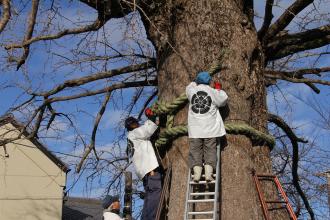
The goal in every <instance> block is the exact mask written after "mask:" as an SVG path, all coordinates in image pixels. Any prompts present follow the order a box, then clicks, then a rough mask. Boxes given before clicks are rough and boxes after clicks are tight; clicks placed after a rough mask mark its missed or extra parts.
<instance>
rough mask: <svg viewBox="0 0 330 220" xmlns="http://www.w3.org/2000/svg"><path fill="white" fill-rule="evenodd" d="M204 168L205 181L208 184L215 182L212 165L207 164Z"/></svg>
mask: <svg viewBox="0 0 330 220" xmlns="http://www.w3.org/2000/svg"><path fill="white" fill-rule="evenodd" d="M204 168H205V180H206V181H207V182H211V181H213V180H214V179H213V177H212V175H213V167H212V166H211V165H208V164H206V165H205V166H204Z"/></svg>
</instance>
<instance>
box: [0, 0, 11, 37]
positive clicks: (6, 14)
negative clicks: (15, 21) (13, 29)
mask: <svg viewBox="0 0 330 220" xmlns="http://www.w3.org/2000/svg"><path fill="white" fill-rule="evenodd" d="M0 2H1V4H2V8H3V10H2V11H3V12H2V18H1V20H0V34H1V32H2V31H3V30H4V29H5V27H6V25H7V23H8V21H9V19H10V16H11V13H10V0H1V1H0ZM1 4H0V5H1Z"/></svg>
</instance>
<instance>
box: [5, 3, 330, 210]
mask: <svg viewBox="0 0 330 220" xmlns="http://www.w3.org/2000/svg"><path fill="white" fill-rule="evenodd" d="M255 2H257V3H256V10H257V14H258V16H261V17H262V16H263V9H264V3H263V2H264V1H255ZM275 2H277V1H275ZM291 2H293V1H281V3H280V4H279V6H277V7H275V8H274V15H275V18H274V19H276V18H277V17H278V16H279V15H280V13H282V12H283V8H285V7H286V6H287V5H289V4H291ZM57 4H58V3H57ZM49 5H50V1H46V3H42V7H43V9H47V7H49ZM329 5H330V3H329V2H328V3H327V4H326V5H325V6H323V7H319V8H318V11H319V12H322V11H327V10H328V9H329V8H330V7H329ZM316 7H318V4H317V3H316ZM72 9H74V10H72ZM28 10H29V8H25V9H24V10H23V13H22V16H20V17H19V18H18V19H17V21H16V23H17V24H18V25H16V26H14V24H13V23H10V24H9V27H10V28H11V30H7V31H6V32H4V33H3V34H2V35H1V36H0V42H2V43H4V44H7V43H9V42H11V41H14V42H16V41H17V42H19V41H20V40H21V39H22V36H23V31H21V30H24V28H25V27H24V25H23V22H22V21H24V19H25V16H26V12H27V11H28ZM309 10H311V7H309V8H307V9H306V10H305V11H304V12H303V13H301V15H299V16H298V20H299V19H302V18H303V17H304V16H303V15H304V14H305V13H307V12H308V11H309ZM77 13H78V16H77ZM61 14H62V15H63V17H56V21H58V22H59V24H60V26H63V27H69V28H70V27H74V26H77V25H83V24H85V23H86V22H89V23H90V22H92V21H93V19H95V17H96V13H95V11H94V10H92V9H90V8H88V7H86V6H85V5H84V4H81V3H77V2H71V1H70V3H65V4H62V9H61ZM45 20H47V17H46V16H42V17H41V18H40V22H44V21H45ZM255 21H256V25H257V27H260V24H261V22H262V20H261V19H259V18H256V19H255ZM327 22H329V20H328V21H327ZM127 23H129V25H127ZM317 25H320V24H319V23H317V22H311V23H310V25H309V26H307V27H309V28H311V27H315V26H317ZM42 29H43V26H41V25H38V26H37V31H36V33H35V34H34V35H38V34H41V33H42ZM56 29H57V27H54V29H52V31H53V32H56ZM290 29H292V30H299V26H298V25H297V24H296V23H295V22H293V23H292V24H291V25H290ZM103 34H105V35H106V36H105V37H104V36H102V35H103ZM85 37H86V35H84V34H82V35H79V37H76V36H75V37H72V36H67V37H63V38H62V39H59V40H55V41H54V42H52V43H49V44H45V43H44V42H38V43H35V44H33V45H32V46H31V54H30V56H29V58H28V60H27V64H28V65H26V66H25V67H24V68H21V69H20V70H19V71H18V72H16V71H15V67H14V66H12V67H10V68H7V67H5V66H0V71H1V72H2V75H1V79H0V96H1V97H2V98H1V102H0V115H2V114H4V113H5V112H6V111H7V110H8V109H9V108H10V107H12V106H13V105H15V104H17V103H19V102H20V101H22V100H25V99H26V97H27V96H26V94H24V93H23V90H22V89H20V88H19V87H20V86H22V85H25V86H26V85H30V86H31V88H33V89H37V88H38V89H39V88H42V89H44V90H46V89H49V88H51V87H53V86H54V84H58V83H61V82H63V81H64V80H65V79H71V78H74V77H77V76H82V75H88V74H91V73H96V72H98V71H101V70H104V69H105V66H104V65H101V64H102V62H99V63H94V65H91V64H89V63H85V64H82V65H79V66H77V67H76V68H72V66H70V65H65V63H64V62H66V61H67V60H66V59H63V56H67V57H68V58H70V59H74V58H75V57H76V56H82V55H81V53H79V54H75V51H84V52H86V53H89V54H103V55H104V54H106V55H114V54H116V52H115V51H114V50H110V49H109V48H108V47H106V46H104V45H103V44H100V43H99V44H96V45H93V44H88V43H86V41H82V39H83V38H85ZM87 38H89V39H98V38H104V39H106V40H107V44H108V45H111V46H112V47H114V48H115V49H116V50H119V51H121V52H123V53H130V52H135V53H140V52H141V51H140V50H139V46H138V44H137V43H136V42H139V43H140V44H141V45H142V47H143V49H144V51H145V52H146V53H147V55H149V56H153V53H154V51H153V48H152V46H151V44H150V42H148V41H147V39H146V35H145V32H144V30H143V28H142V27H141V22H139V20H138V16H136V15H134V14H133V15H128V16H126V17H125V18H124V19H113V20H111V21H109V22H108V23H107V24H106V25H105V26H104V28H102V30H101V31H99V32H97V33H92V34H89V35H88V36H87ZM327 50H328V48H327V47H323V48H319V49H317V50H314V51H315V52H318V51H327ZM49 51H51V53H49ZM20 52H21V51H20ZM59 55H60V56H62V57H60V56H59ZM7 57H8V54H7V52H6V51H4V50H0V63H1V65H2V64H4V63H6V61H5V59H6V58H7ZM314 58H315V57H314ZM129 62H130V60H119V59H118V60H115V61H114V62H113V63H109V64H108V65H107V66H106V68H107V69H112V68H117V67H120V66H124V65H126V64H127V63H129ZM313 62H314V60H313V57H309V58H306V59H301V60H300V62H298V63H292V64H291V67H294V68H300V67H309V66H310V65H311V64H312V63H313ZM329 64H330V62H329V56H328V57H327V56H324V57H322V58H321V59H319V60H318V66H319V67H322V66H329ZM26 75H29V76H30V79H28V78H27V77H26ZM326 76H327V78H326V79H328V80H330V79H329V74H326ZM29 80H31V82H30V83H28V81H29ZM117 80H120V78H118V79H117ZM6 85H15V86H13V87H9V88H5V86H6ZM103 85H104V83H103ZM96 86H100V84H99V83H90V84H89V85H87V86H85V88H95V87H96ZM318 88H320V89H321V94H319V95H315V94H314V93H313V92H312V91H311V89H310V88H309V87H307V86H306V85H304V84H289V83H286V82H280V83H279V85H278V87H271V88H269V89H268V90H269V93H268V99H267V102H268V107H269V110H270V111H271V112H273V113H276V114H279V115H281V116H283V117H284V118H285V119H286V120H287V121H288V123H289V124H290V125H291V126H292V127H294V128H297V130H296V132H297V134H299V135H303V136H306V137H309V138H311V139H314V138H315V137H317V140H316V144H317V145H319V146H320V148H322V149H328V146H327V145H328V143H329V141H330V140H329V130H325V129H322V128H320V127H319V126H318V124H317V123H318V122H319V120H320V117H319V115H318V114H317V113H316V112H315V111H314V110H313V109H312V108H311V107H310V106H309V104H306V103H311V102H315V100H316V101H318V102H321V103H322V104H323V105H324V109H326V110H328V111H329V109H330V102H329V94H330V89H329V88H328V87H326V86H318ZM148 91H150V88H148V89H146V92H145V93H147V92H148ZM133 92H134V91H133V90H125V91H123V92H122V93H120V92H116V93H115V94H113V97H112V100H115V102H111V103H110V104H109V105H108V108H107V111H106V113H105V114H104V118H103V120H102V122H101V124H100V131H99V132H98V134H97V149H98V150H99V151H101V150H102V151H103V154H102V156H104V157H109V155H111V154H112V156H124V155H125V151H124V149H125V148H126V143H125V142H124V141H119V140H118V136H120V135H122V134H123V132H124V129H123V126H121V125H122V124H121V123H122V119H123V117H125V116H126V112H125V111H124V110H123V109H124V108H125V106H126V105H128V104H129V100H128V99H127V98H126V97H131V96H132V95H133ZM62 94H68V92H65V91H64V92H62ZM17 97H19V98H18V100H17ZM102 100H103V95H100V96H97V99H94V98H83V99H81V100H75V101H71V102H69V103H59V104H56V105H55V106H54V107H55V108H56V109H57V110H61V111H63V112H66V113H69V114H70V113H72V114H75V116H76V117H75V118H74V121H75V123H77V125H78V126H77V129H78V130H79V132H80V133H82V134H83V137H88V135H90V133H91V129H92V127H91V125H92V123H93V116H95V115H96V114H97V112H98V106H99V104H100V102H102ZM276 100H277V101H278V102H277V101H276ZM305 102H306V103H305ZM140 106H141V103H138V105H137V106H136V107H135V108H134V109H133V114H137V113H138V112H137V111H138V110H139V107H140ZM77 109H79V112H77ZM16 115H17V116H18V117H20V114H16ZM67 123H68V121H67V120H66V119H65V118H64V117H61V118H59V119H58V120H57V121H56V127H57V128H58V129H60V130H61V132H59V135H60V139H53V138H47V139H43V140H42V141H43V142H44V143H45V144H46V146H48V148H49V149H50V150H52V151H54V152H61V153H67V154H74V155H81V152H82V144H81V143H80V141H79V140H78V141H77V148H76V149H73V148H72V146H73V143H74V142H75V141H76V140H74V139H73V133H74V131H73V129H70V128H69V127H68V125H67ZM41 134H42V135H45V136H48V137H51V136H54V135H55V134H56V135H57V133H56V132H54V131H51V130H50V131H48V132H42V133H41ZM86 140H87V141H89V139H88V138H87V139H86ZM302 148H303V146H302ZM318 153H319V152H318V151H317V150H315V152H314V151H313V152H310V154H309V155H308V158H312V159H313V160H318V159H319V158H314V156H317V155H318ZM56 155H57V156H58V157H60V158H62V159H63V160H64V161H65V162H67V163H68V164H69V165H70V164H73V163H75V162H76V161H77V158H75V157H67V156H65V155H63V154H58V153H57V154H56ZM323 162H324V164H325V166H324V167H315V169H314V170H315V172H322V171H325V170H329V169H330V166H329V164H327V163H326V161H324V158H323ZM304 163H305V164H306V166H313V161H312V162H310V161H304ZM100 166H102V164H100ZM116 166H117V167H116V169H118V166H119V167H120V166H124V163H116ZM71 168H72V171H71V172H70V173H69V176H68V183H67V185H68V188H70V187H71V186H72V185H73V184H74V187H73V188H72V189H71V190H70V192H69V193H70V195H73V196H84V197H85V196H86V197H99V196H101V195H102V194H103V193H104V191H105V188H103V187H102V186H104V185H105V183H106V181H108V180H109V178H112V177H113V176H111V174H110V173H111V169H114V168H113V167H109V171H108V172H106V173H104V174H100V178H96V180H95V181H94V182H92V183H88V184H89V185H86V181H85V180H86V177H87V176H88V175H89V174H91V172H92V171H91V170H88V171H87V172H86V173H84V174H83V175H82V176H81V177H80V179H79V180H78V181H77V183H76V184H75V180H76V179H77V178H78V176H77V174H75V173H74V167H73V166H71ZM130 170H132V168H130ZM301 172H302V173H303V172H304V171H303V170H302V171H301ZM109 174H110V176H109ZM102 175H104V176H102ZM317 181H322V180H317ZM140 184H141V183H140ZM86 186H88V187H87V188H88V189H89V191H86ZM139 204H140V203H139ZM315 204H316V203H315ZM321 211H324V210H321Z"/></svg>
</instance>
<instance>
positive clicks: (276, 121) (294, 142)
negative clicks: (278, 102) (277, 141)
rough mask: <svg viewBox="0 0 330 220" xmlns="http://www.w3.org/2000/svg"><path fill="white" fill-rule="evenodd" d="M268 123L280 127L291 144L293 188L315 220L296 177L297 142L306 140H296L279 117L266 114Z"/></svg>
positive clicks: (288, 127)
mask: <svg viewBox="0 0 330 220" xmlns="http://www.w3.org/2000/svg"><path fill="white" fill-rule="evenodd" d="M268 121H270V122H272V123H274V124H276V125H277V126H278V127H280V128H281V129H282V130H283V131H284V132H285V133H286V135H287V136H288V138H289V139H290V141H291V144H292V183H293V185H294V187H295V188H296V190H297V192H298V193H299V195H300V197H301V199H302V200H303V202H304V205H305V207H306V209H307V211H308V213H309V215H310V217H311V219H312V220H315V216H314V212H313V210H312V208H311V206H310V204H309V202H308V199H307V197H306V195H305V193H304V192H303V190H302V189H301V186H300V183H299V176H298V162H299V148H298V147H299V146H298V142H301V143H307V141H306V140H304V139H302V138H298V137H297V136H296V135H295V133H294V132H293V131H292V129H291V128H290V126H289V125H288V124H287V123H286V122H285V121H284V120H283V119H282V118H280V117H279V116H277V115H273V114H268Z"/></svg>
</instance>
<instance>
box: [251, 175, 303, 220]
mask: <svg viewBox="0 0 330 220" xmlns="http://www.w3.org/2000/svg"><path fill="white" fill-rule="evenodd" d="M252 175H253V179H254V182H255V184H256V188H257V191H258V196H259V199H260V202H261V206H262V211H263V213H264V216H265V219H266V220H270V216H269V212H268V211H269V208H268V207H267V204H268V203H273V204H274V203H278V204H282V203H284V204H285V207H286V209H287V211H288V213H289V215H290V219H292V220H297V217H296V214H295V213H294V211H293V209H292V206H291V205H290V203H289V199H288V197H287V196H286V194H285V192H284V190H283V188H282V186H281V183H280V181H279V179H278V178H277V176H275V175H269V174H256V173H255V172H252ZM261 180H271V181H273V182H274V183H275V185H276V188H277V190H278V192H280V194H281V195H282V198H283V199H284V201H267V200H265V197H264V194H263V192H262V190H261V186H260V181H261Z"/></svg>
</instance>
